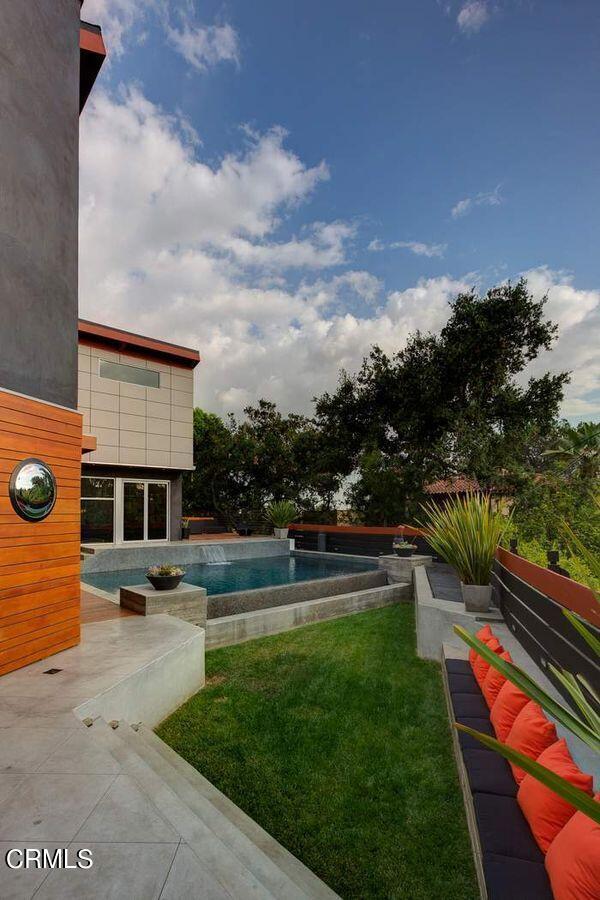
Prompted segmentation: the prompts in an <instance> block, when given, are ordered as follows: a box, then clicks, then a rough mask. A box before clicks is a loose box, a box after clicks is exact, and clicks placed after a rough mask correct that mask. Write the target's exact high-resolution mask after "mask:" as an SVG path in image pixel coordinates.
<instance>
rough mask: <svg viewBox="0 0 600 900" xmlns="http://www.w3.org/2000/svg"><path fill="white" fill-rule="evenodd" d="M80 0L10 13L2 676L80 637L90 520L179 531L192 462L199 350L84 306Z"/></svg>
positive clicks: (4, 85)
mask: <svg viewBox="0 0 600 900" xmlns="http://www.w3.org/2000/svg"><path fill="white" fill-rule="evenodd" d="M80 8H81V2H80V0H53V2H52V3H47V2H46V0H29V2H27V3H8V4H5V5H4V8H3V15H2V45H3V53H2V58H1V60H0V104H1V106H2V112H3V125H4V128H3V144H2V169H1V171H0V304H1V312H2V324H3V327H2V328H0V675H2V674H4V673H6V672H10V671H11V670H13V669H18V668H20V667H22V666H25V665H28V664H29V663H32V662H34V661H36V660H39V659H44V658H45V657H47V656H50V655H52V654H54V653H57V652H59V651H60V650H64V649H66V648H68V647H72V646H74V645H75V644H77V643H79V640H80V569H81V559H80V557H81V550H80V546H81V538H82V529H83V538H84V540H86V541H91V542H102V543H106V542H111V543H112V542H114V543H118V542H121V541H123V542H125V541H167V540H169V539H170V538H173V537H175V538H178V537H179V529H180V517H181V474H182V472H184V471H186V470H189V469H191V468H192V467H193V457H192V408H193V391H192V384H193V381H192V379H193V369H194V367H195V366H196V365H197V363H198V360H199V357H198V353H197V352H196V351H194V350H188V349H186V348H183V347H177V346H174V345H172V344H168V343H166V342H164V341H156V340H151V339H149V338H144V337H141V336H139V335H134V334H129V333H127V332H123V331H120V330H118V329H114V328H109V327H106V326H102V325H95V324H93V323H91V322H83V321H79V319H78V295H77V275H78V272H77V270H78V259H77V245H78V180H79V178H78V157H79V135H78V133H79V115H80V113H81V112H82V110H83V108H84V106H85V102H86V100H87V98H88V96H89V94H90V91H91V90H92V88H93V85H94V81H95V79H96V77H97V75H98V72H99V71H100V68H101V66H102V63H103V61H104V58H105V55H106V50H105V47H104V42H103V39H102V34H101V31H100V28H99V27H98V26H96V25H90V24H88V23H86V22H82V21H81V20H80ZM78 361H79V362H78ZM82 463H83V466H82Z"/></svg>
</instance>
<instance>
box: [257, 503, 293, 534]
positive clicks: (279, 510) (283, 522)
mask: <svg viewBox="0 0 600 900" xmlns="http://www.w3.org/2000/svg"><path fill="white" fill-rule="evenodd" d="M297 514H298V511H297V509H296V504H295V503H293V502H292V501H291V500H275V501H274V502H273V503H271V504H269V506H267V508H266V510H265V516H266V519H267V521H268V522H270V523H271V525H272V526H273V528H287V527H288V526H289V525H291V523H292V522H293V521H294V519H295V518H296V516H297Z"/></svg>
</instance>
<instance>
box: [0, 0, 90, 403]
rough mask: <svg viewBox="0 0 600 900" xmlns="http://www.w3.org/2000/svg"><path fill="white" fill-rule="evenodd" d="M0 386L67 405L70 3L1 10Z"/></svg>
mask: <svg viewBox="0 0 600 900" xmlns="http://www.w3.org/2000/svg"><path fill="white" fill-rule="evenodd" d="M0 43H1V48H2V52H1V53H0V109H1V110H2V129H1V133H0V154H1V159H2V165H1V166H0V298H1V299H0V302H1V304H2V328H0V387H3V388H7V389H9V390H13V391H18V392H19V393H23V394H28V395H30V396H33V397H37V398H40V399H42V400H48V401H50V402H53V403H59V404H61V405H63V406H68V407H71V408H76V406H77V205H78V143H79V142H78V128H79V122H78V118H79V3H77V2H76V0H52V2H48V0H27V2H3V3H2V28H1V31H0Z"/></svg>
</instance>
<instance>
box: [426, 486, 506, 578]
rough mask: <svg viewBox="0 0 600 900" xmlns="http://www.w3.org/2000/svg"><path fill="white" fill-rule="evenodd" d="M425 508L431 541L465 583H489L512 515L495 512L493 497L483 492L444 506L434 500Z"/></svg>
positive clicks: (432, 545) (457, 499)
mask: <svg viewBox="0 0 600 900" xmlns="http://www.w3.org/2000/svg"><path fill="white" fill-rule="evenodd" d="M422 509H423V511H424V513H425V514H426V516H427V520H426V521H425V522H421V523H420V524H421V525H422V526H423V528H424V529H425V531H426V536H427V542H428V544H429V545H430V546H431V548H432V549H433V550H435V552H436V553H437V554H438V556H441V557H442V559H443V560H445V562H447V563H449V564H450V565H451V566H452V568H453V569H455V570H456V571H457V573H458V575H459V577H460V579H461V581H462V582H463V584H477V585H486V584H489V583H490V572H491V570H492V563H493V561H494V554H495V553H496V548H497V546H498V544H499V543H500V540H501V538H502V535H503V534H504V532H505V531H506V529H507V528H508V527H509V525H510V516H503V515H502V514H501V513H499V512H497V511H494V510H493V509H492V504H491V500H490V498H489V497H487V496H482V495H481V494H467V496H466V497H457V498H456V499H454V500H451V501H449V502H448V503H446V504H445V505H443V506H438V505H437V504H435V503H432V502H431V501H430V502H429V503H427V504H425V505H423V507H422Z"/></svg>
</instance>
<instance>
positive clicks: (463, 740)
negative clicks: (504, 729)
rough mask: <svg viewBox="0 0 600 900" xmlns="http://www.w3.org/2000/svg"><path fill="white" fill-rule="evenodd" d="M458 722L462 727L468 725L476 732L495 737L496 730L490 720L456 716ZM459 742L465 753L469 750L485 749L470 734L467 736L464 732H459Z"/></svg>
mask: <svg viewBox="0 0 600 900" xmlns="http://www.w3.org/2000/svg"><path fill="white" fill-rule="evenodd" d="M456 721H457V722H460V724H461V725H467V726H468V727H469V728H472V729H473V730H474V731H481V732H482V733H483V734H489V735H491V737H494V729H493V728H492V723H491V722H490V720H489V719H482V718H477V717H476V716H456ZM458 742H459V744H460V749H461V751H462V752H463V753H464V752H465V750H467V749H469V748H471V749H475V750H481V749H482V747H483V744H482V743H481V741H478V740H477V738H474V737H471V735H470V734H465V733H464V731H459V732H458Z"/></svg>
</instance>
